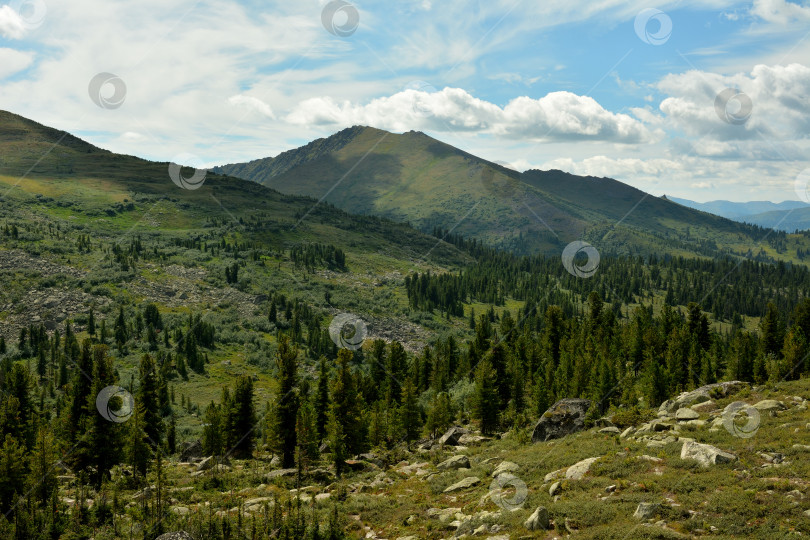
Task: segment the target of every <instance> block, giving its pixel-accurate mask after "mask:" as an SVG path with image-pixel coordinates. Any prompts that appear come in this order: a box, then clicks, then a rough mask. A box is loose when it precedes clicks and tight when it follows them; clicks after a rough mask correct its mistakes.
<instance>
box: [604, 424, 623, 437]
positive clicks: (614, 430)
mask: <svg viewBox="0 0 810 540" xmlns="http://www.w3.org/2000/svg"><path fill="white" fill-rule="evenodd" d="M621 432H622V431H621V430H620V429H619V428H617V427H616V426H608V427H603V428H602V429H600V430H599V433H612V434H614V435H618V434H619V433H621Z"/></svg>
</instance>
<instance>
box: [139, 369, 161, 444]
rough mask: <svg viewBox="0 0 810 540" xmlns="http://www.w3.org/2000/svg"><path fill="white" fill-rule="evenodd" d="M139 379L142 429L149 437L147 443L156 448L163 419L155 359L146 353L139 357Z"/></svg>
mask: <svg viewBox="0 0 810 540" xmlns="http://www.w3.org/2000/svg"><path fill="white" fill-rule="evenodd" d="M140 379H141V385H140V387H139V388H138V402H139V404H140V405H141V407H142V408H143V424H144V431H145V432H146V435H147V437H148V438H149V444H150V445H151V446H152V447H153V448H157V447H159V446H160V443H161V440H162V439H163V419H162V418H161V415H160V399H159V396H158V386H159V381H158V375H157V372H156V370H155V361H154V360H153V359H152V357H151V356H150V355H148V354H145V355H143V356H142V357H141V365H140Z"/></svg>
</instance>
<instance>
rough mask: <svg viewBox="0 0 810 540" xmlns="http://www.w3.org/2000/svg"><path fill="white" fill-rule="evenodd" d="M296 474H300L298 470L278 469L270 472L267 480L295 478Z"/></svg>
mask: <svg viewBox="0 0 810 540" xmlns="http://www.w3.org/2000/svg"><path fill="white" fill-rule="evenodd" d="M296 474H298V469H276V470H275V471H270V472H269V473H267V479H268V480H272V479H273V478H283V477H285V476H295V475H296Z"/></svg>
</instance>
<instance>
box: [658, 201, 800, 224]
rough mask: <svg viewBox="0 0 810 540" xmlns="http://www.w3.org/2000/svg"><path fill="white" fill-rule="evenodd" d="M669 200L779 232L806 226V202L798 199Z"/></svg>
mask: <svg viewBox="0 0 810 540" xmlns="http://www.w3.org/2000/svg"><path fill="white" fill-rule="evenodd" d="M667 198H668V199H669V200H670V201H674V202H676V203H678V204H682V205H684V206H688V207H689V208H694V209H696V210H702V211H704V212H709V213H710V214H715V215H717V216H722V217H726V218H728V219H733V220H734V221H739V222H742V223H751V224H754V225H759V226H760V227H768V228H771V229H777V230H780V231H786V232H793V231H796V230H800V231H803V230H807V229H810V205H808V204H806V203H803V202H801V201H784V202H780V203H773V202H770V201H751V202H744V203H737V202H731V201H710V202H706V203H699V202H695V201H690V200H688V199H680V198H678V197H670V196H667Z"/></svg>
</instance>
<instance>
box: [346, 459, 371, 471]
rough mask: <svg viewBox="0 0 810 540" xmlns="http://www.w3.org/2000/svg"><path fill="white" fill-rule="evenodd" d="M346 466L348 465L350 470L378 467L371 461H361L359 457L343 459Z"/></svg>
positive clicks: (365, 469)
mask: <svg viewBox="0 0 810 540" xmlns="http://www.w3.org/2000/svg"><path fill="white" fill-rule="evenodd" d="M344 463H345V464H346V467H348V468H349V469H350V470H352V471H367V470H373V469H379V467H377V466H376V465H374V464H373V463H369V462H368V461H362V460H359V459H347V460H346V461H344Z"/></svg>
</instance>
